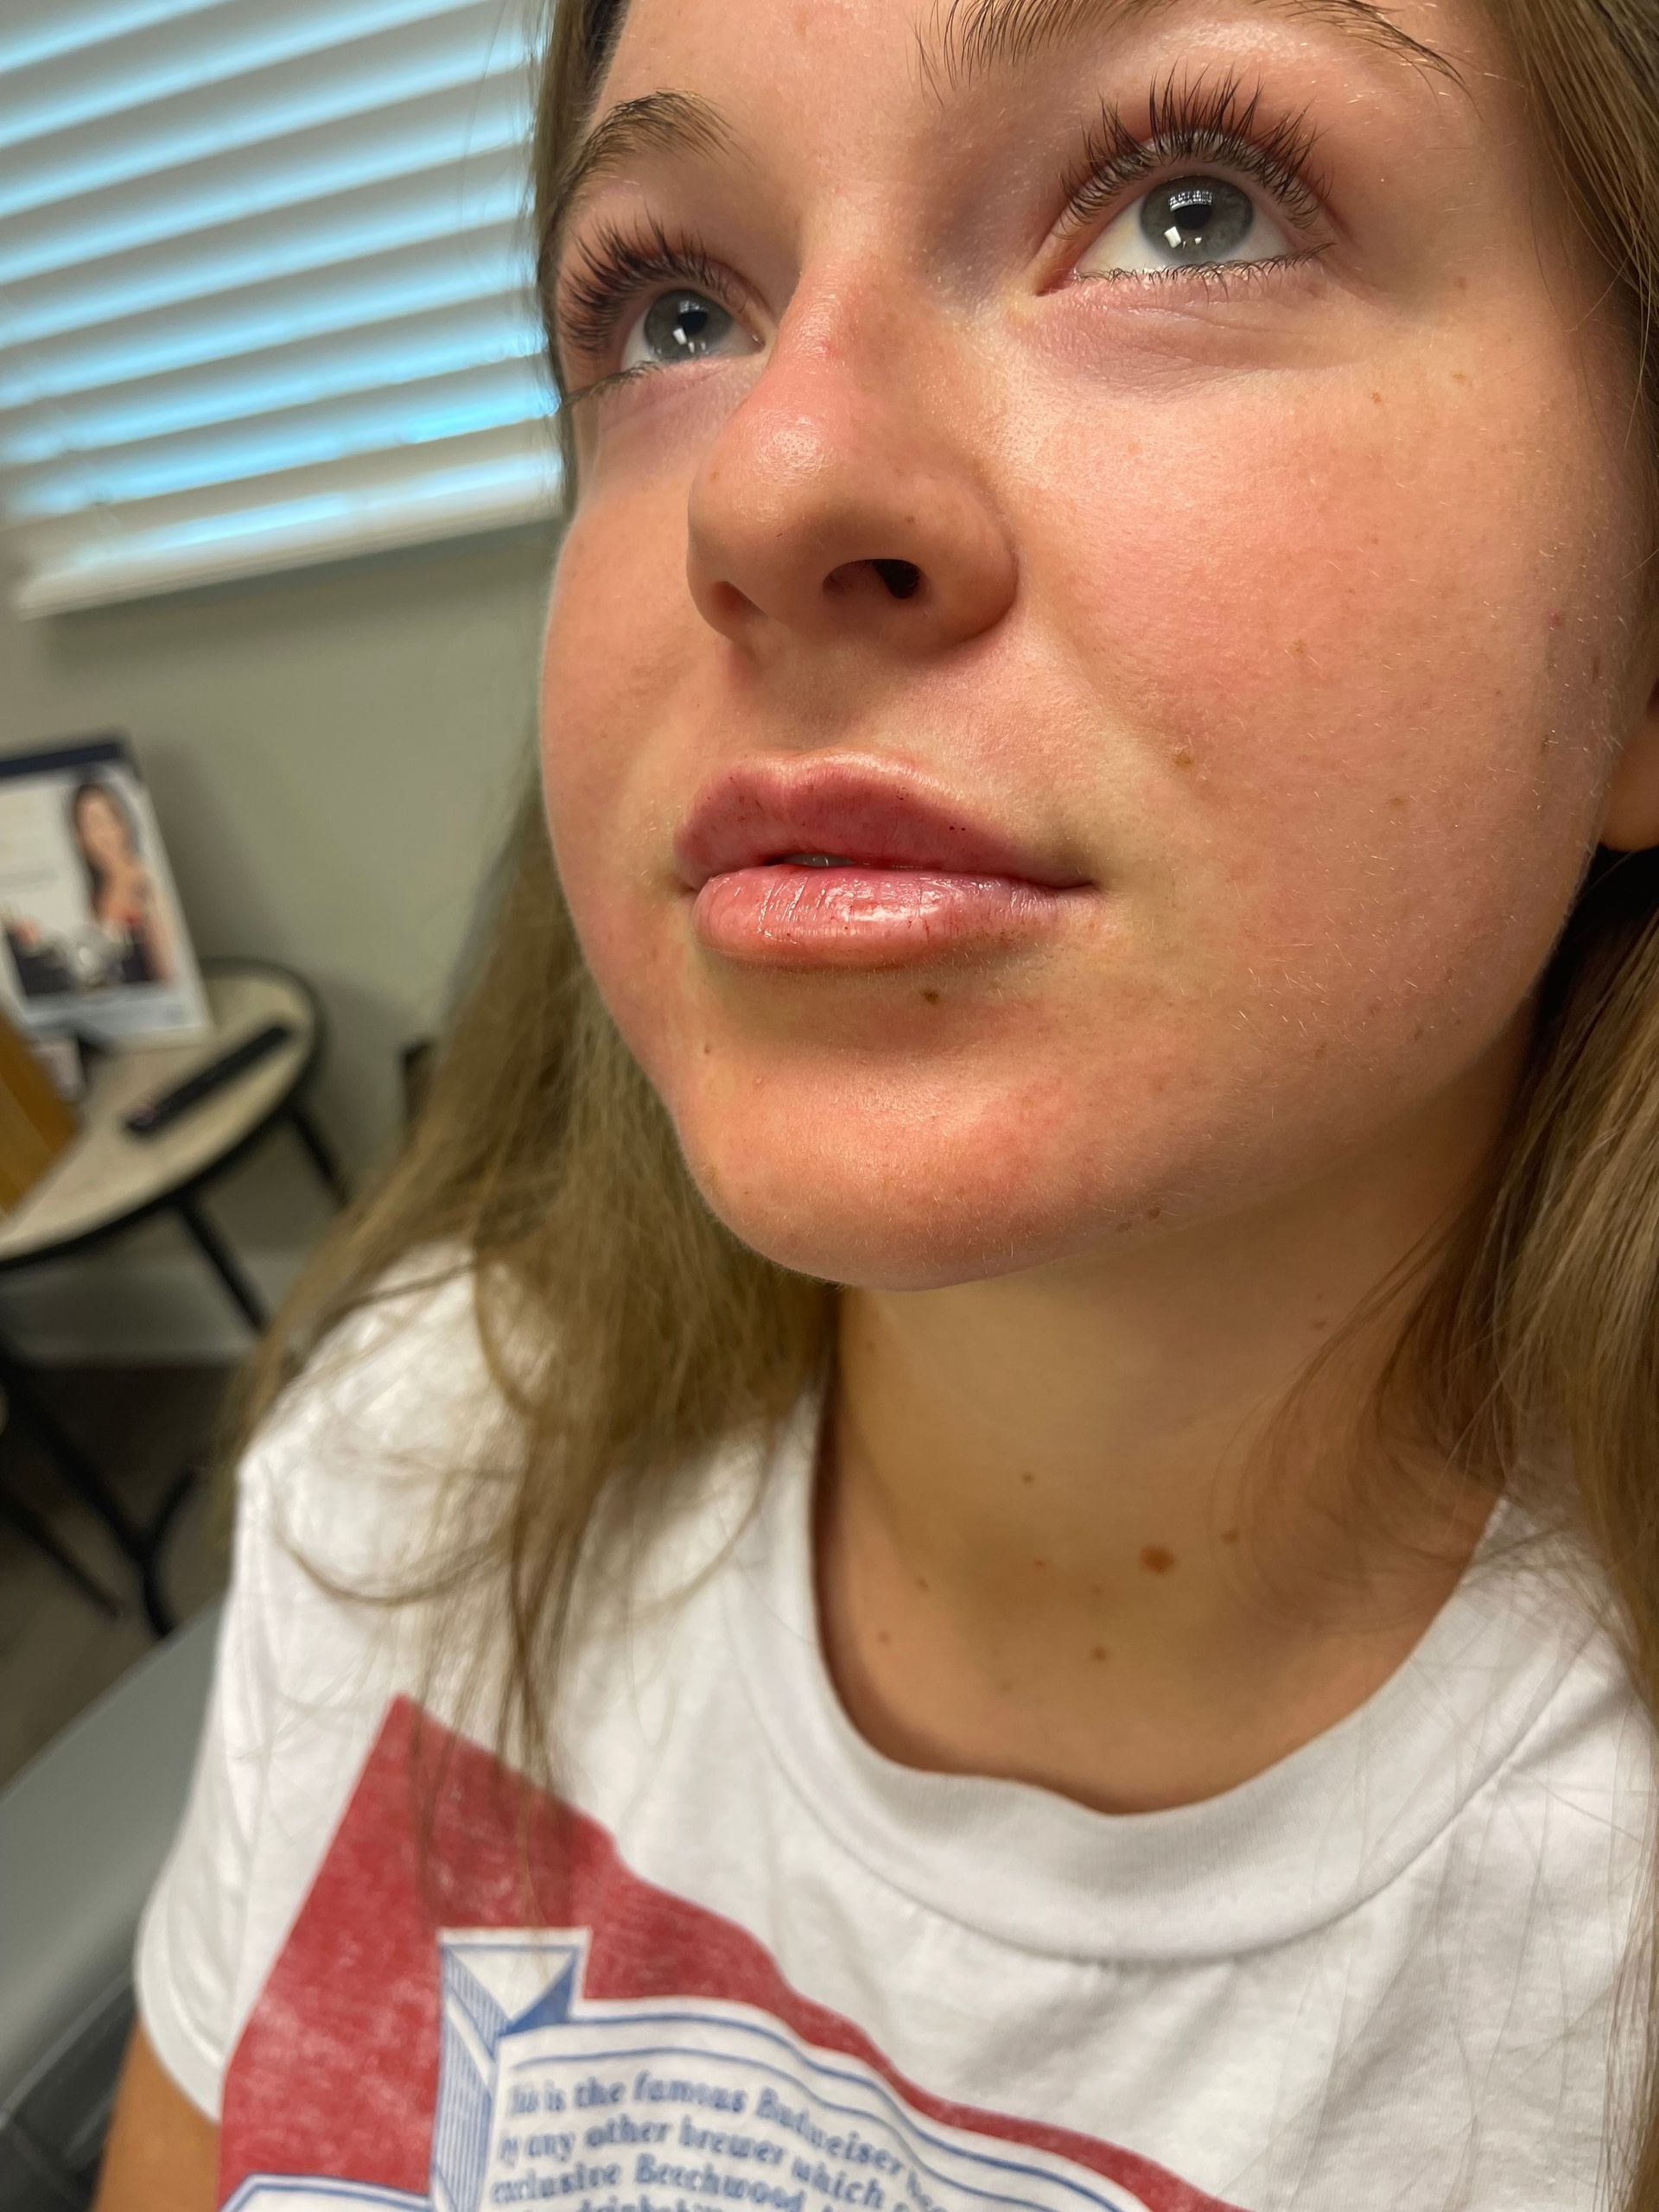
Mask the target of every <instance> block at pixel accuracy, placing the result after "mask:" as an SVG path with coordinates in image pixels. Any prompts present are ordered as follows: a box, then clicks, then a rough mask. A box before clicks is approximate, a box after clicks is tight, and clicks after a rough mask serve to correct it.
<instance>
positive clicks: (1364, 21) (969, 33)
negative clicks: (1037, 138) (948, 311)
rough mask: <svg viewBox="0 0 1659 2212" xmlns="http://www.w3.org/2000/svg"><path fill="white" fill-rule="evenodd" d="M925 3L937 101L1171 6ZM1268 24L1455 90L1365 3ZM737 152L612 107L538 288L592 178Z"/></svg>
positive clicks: (548, 240) (585, 153)
mask: <svg viewBox="0 0 1659 2212" xmlns="http://www.w3.org/2000/svg"><path fill="white" fill-rule="evenodd" d="M942 4H943V0H935V6H934V9H933V30H932V37H931V42H930V40H929V38H927V37H925V36H924V35H923V33H922V32H921V31H920V30H919V29H918V31H917V34H916V45H917V54H918V62H919V66H920V69H921V73H922V75H923V77H924V78H925V79H926V80H927V82H928V83H929V84H930V85H931V86H932V88H933V91H934V92H935V94H936V95H938V92H939V78H940V76H941V74H943V76H944V79H945V81H946V82H947V83H948V84H949V86H950V89H951V91H952V92H956V93H957V94H958V95H960V94H961V93H962V92H964V91H965V90H967V89H968V88H969V86H972V85H975V84H977V83H979V82H982V81H983V80H984V79H988V78H991V77H995V76H1001V75H1003V74H1005V73H1013V72H1015V71H1018V70H1019V69H1020V68H1022V67H1025V66H1026V65H1027V63H1029V62H1030V61H1032V60H1034V59H1035V58H1036V57H1037V56H1038V55H1039V54H1042V53H1044V52H1045V51H1046V49H1047V48H1050V47H1052V46H1057V45H1060V44H1063V43H1064V42H1065V41H1066V40H1068V39H1072V38H1076V37H1077V36H1078V35H1080V34H1081V33H1083V32H1084V31H1085V30H1089V29H1096V30H1097V29H1102V28H1103V27H1107V26H1113V27H1115V26H1116V25H1118V24H1121V23H1124V22H1135V21H1137V20H1139V19H1140V18H1141V17H1143V16H1157V15H1164V14H1167V13H1168V12H1170V10H1172V9H1173V7H1175V6H1176V5H1178V4H1179V0H948V5H944V22H943V26H942V27H941V25H940V23H939V16H940V13H941V5H942ZM1253 4H1254V5H1255V7H1256V8H1258V9H1259V10H1262V12H1264V13H1266V14H1268V15H1277V16H1285V17H1287V18H1288V19H1289V20H1290V21H1292V22H1312V23H1315V24H1319V25H1320V26H1323V27H1325V28H1330V29H1336V30H1338V31H1339V32H1341V33H1343V34H1344V35H1345V36H1347V37H1349V38H1351V39H1353V40H1355V41H1357V43H1358V44H1359V45H1360V46H1362V47H1365V48H1370V49H1371V50H1372V51H1373V52H1375V53H1377V54H1382V55H1383V56H1385V57H1386V58H1387V59H1389V60H1394V61H1401V60H1405V61H1411V62H1415V63H1417V64H1420V65H1421V66H1423V67H1427V68H1430V69H1433V70H1436V71H1438V72H1440V73H1441V74H1443V75H1445V76H1446V77H1448V78H1450V79H1452V81H1453V82H1454V83H1456V84H1459V85H1461V84H1462V82H1463V79H1462V76H1461V74H1460V73H1459V71H1458V69H1457V68H1456V67H1454V66H1453V64H1452V62H1451V61H1450V60H1448V59H1447V58H1446V55H1445V54H1441V53H1440V51H1439V50H1438V49H1437V48H1434V47H1432V46H1427V45H1425V44H1424V43H1423V41H1421V39H1417V38H1414V37H1413V36H1412V35H1410V33H1409V32H1408V31H1406V30H1403V29H1402V28H1401V26H1400V25H1399V24H1398V23H1396V22H1394V21H1393V19H1392V18H1391V17H1390V16H1387V15H1385V14H1384V13H1383V10H1382V9H1381V8H1379V7H1376V5H1374V4H1373V0H1253ZM738 143H739V140H738V137H737V134H736V132H735V131H734V130H733V129H732V127H731V125H730V124H729V123H728V121H727V119H726V118H725V116H724V115H723V114H722V113H721V110H720V109H719V108H718V107H716V106H715V104H714V102H713V101H712V100H709V99H704V98H703V97H702V94H701V93H697V92H646V93H645V94H643V95H642V96H641V97H640V98H639V99H632V100H622V101H620V102H619V103H618V104H617V105H616V106H614V107H613V108H610V109H608V110H607V112H606V113H605V115H604V116H603V117H601V119H600V121H599V122H598V123H596V124H594V125H593V127H592V128H591V129H590V130H588V131H587V132H585V133H584V134H583V136H582V137H581V138H580V139H579V140H578V141H577V143H576V144H575V148H574V149H572V152H571V154H570V156H569V159H568V160H567V162H565V164H564V165H563V168H562V169H561V171H560V173H559V175H558V176H557V178H556V181H555V182H554V185H553V188H552V190H551V192H550V195H549V201H548V214H547V219H546V223H545V226H544V230H543V244H542V248H541V252H540V255H539V257H538V263H539V270H540V274H541V276H542V277H543V283H545V280H546V279H547V278H548V277H549V276H550V274H551V271H552V270H553V269H554V268H555V267H556V264H557V261H558V257H559V254H560V251H561V248H562V246H563V240H564V238H565V235H566V233H567V232H568V231H569V227H570V224H571V221H572V219H574V217H575V213H576V210H577V209H578V208H579V207H581V205H582V202H583V201H584V200H586V199H587V197H588V194H589V193H590V192H592V191H593V189H594V187H595V186H596V185H597V184H598V183H599V182H600V181H601V178H603V177H606V176H609V175H614V174H616V173H617V172H618V171H619V170H623V169H626V168H628V167H629V166H630V165H631V163H632V162H633V161H634V159H635V158H636V156H639V155H641V154H655V153H676V154H679V155H681V156H684V155H687V154H690V155H692V156H696V155H698V154H703V155H709V156H714V157H715V158H719V157H720V156H723V155H726V154H728V153H730V152H731V151H733V150H734V148H735V147H736V146H737V144H738Z"/></svg>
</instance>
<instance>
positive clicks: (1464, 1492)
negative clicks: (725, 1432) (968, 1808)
mask: <svg viewBox="0 0 1659 2212" xmlns="http://www.w3.org/2000/svg"><path fill="white" fill-rule="evenodd" d="M1421 1135H1422V1133H1421V1131H1420V1132H1417V1133H1416V1135H1415V1136H1414V1137H1413V1136H1411V1135H1408V1133H1404V1132H1402V1133H1401V1137H1402V1141H1401V1142H1400V1144H1399V1145H1398V1146H1397V1147H1395V1153H1394V1156H1393V1159H1392V1161H1391V1162H1383V1164H1382V1166H1381V1169H1380V1171H1379V1162H1378V1160H1377V1156H1376V1155H1375V1154H1373V1155H1371V1156H1370V1158H1369V1159H1368V1160H1367V1163H1366V1166H1365V1171H1364V1173H1363V1174H1362V1173H1360V1170H1359V1168H1358V1166H1357V1164H1351V1165H1350V1166H1348V1168H1346V1169H1345V1170H1344V1171H1341V1172H1338V1173H1333V1174H1332V1176H1331V1177H1330V1178H1328V1179H1326V1180H1325V1181H1324V1182H1323V1183H1322V1184H1321V1185H1320V1186H1319V1188H1317V1189H1313V1188H1309V1189H1307V1190H1306V1191H1305V1192H1302V1193H1300V1196H1299V1197H1298V1198H1296V1199H1295V1200H1294V1202H1291V1203H1287V1204H1285V1205H1281V1206H1279V1207H1277V1208H1275V1209H1274V1213H1273V1216H1272V1218H1271V1219H1268V1218H1267V1217H1261V1218H1257V1219H1255V1220H1253V1221H1251V1222H1249V1223H1244V1222H1242V1221H1238V1220H1235V1221H1233V1222H1232V1223H1230V1224H1227V1225H1226V1226H1225V1227H1224V1228H1219V1229H1218V1228H1216V1227H1214V1226H1212V1225H1203V1226H1199V1227H1198V1228H1193V1229H1188V1230H1175V1231H1173V1232H1171V1233H1168V1234H1166V1235H1164V1236H1160V1238H1159V1239H1158V1240H1157V1241H1156V1242H1155V1243H1147V1244H1145V1245H1144V1246H1143V1247H1142V1249H1141V1252H1140V1253H1139V1255H1135V1257H1134V1258H1123V1257H1120V1256H1118V1255H1114V1257H1113V1260H1112V1263H1111V1265H1110V1266H1109V1267H1106V1266H1094V1265H1090V1264H1088V1263H1084V1264H1077V1265H1071V1266H1068V1267H1065V1268H1060V1269H1054V1270H1048V1271H1045V1272H1043V1273H1040V1274H1033V1273H1022V1274H1015V1275H1007V1276H1003V1277H999V1278H995V1279H993V1280H990V1281H980V1282H971V1283H965V1284H962V1285H958V1286H952V1287H947V1288H944V1289H939V1290H930V1291H921V1292H881V1291H868V1290H858V1289H849V1290H847V1291H844V1292H843V1293H842V1297H841V1302H840V1310H839V1319H838V1327H837V1340H836V1361H835V1364H834V1371H833V1380H832V1387H831V1389H830V1392H829V1397H828V1399H827V1402H826V1419H825V1422H824V1428H823V1438H822V1446H821V1454H822V1456H821V1465H820V1468H819V1474H818V1481H817V1489H816V1492H815V1501H816V1520H817V1530H816V1556H817V1574H818V1584H819V1603H820V1614H821V1620H822V1625H823V1639H824V1645H825V1655H826V1658H827V1660H828V1662H829V1668H830V1671H831V1673H832V1675H834V1677H835V1679H836V1684H837V1688H838V1689H839V1691H840V1694H841V1695H842V1700H843V1702H844V1704H845V1705H846V1707H847V1709H848V1711H849V1717H850V1718H851V1719H852V1720H853V1721H854V1723H855V1726H858V1727H859V1728H860V1729H861V1732H863V1733H864V1735H865V1736H866V1737H867V1738H868V1740H870V1741H871V1742H872V1743H873V1744H874V1745H875V1746H876V1748H877V1749H879V1750H881V1751H885V1752H886V1753H887V1755H888V1756H889V1757H892V1758H896V1759H899V1760H900V1761H901V1762H903V1763H905V1764H912V1765H916V1766H922V1767H931V1768H938V1769H942V1770H954V1771H966V1772H979V1773H986V1774H999V1775H1004V1776H1007V1777H1011V1778H1014V1779H1016V1780H1021V1781H1027V1782H1031V1783H1037V1784H1039V1785H1040V1786H1044V1787H1047V1788H1051V1789H1058V1790H1060V1791H1062V1792H1063V1793H1064V1794H1065V1795H1068V1796H1073V1797H1075V1798H1077V1799H1078V1800H1080V1801H1081V1802H1085V1803H1089V1804H1091V1805H1094V1806H1096V1807H1097V1808H1100V1809H1103V1810H1107V1811H1140V1810H1147V1809H1153V1808H1158V1807H1163V1806H1170V1805H1176V1804H1181V1803H1186V1802H1195V1801H1197V1800H1198V1799H1201V1798H1203V1797H1206V1796H1213V1795H1215V1794H1216V1793H1217V1792H1218V1791H1220V1790H1223V1789H1228V1788H1230V1787H1232V1786H1234V1785H1235V1784H1236V1783H1241V1782H1243V1781H1244V1780H1247V1779H1248V1778H1249V1777H1250V1776H1251V1775H1253V1774H1255V1773H1257V1772H1260V1771H1261V1770H1262V1769H1264V1768H1265V1767H1267V1766H1268V1765H1270V1764H1274V1762H1275V1761H1276V1760H1277V1759H1279V1758H1283V1757H1285V1756H1287V1754H1288V1753H1289V1752H1290V1751H1294V1750H1295V1749H1297V1748H1298V1747H1299V1746H1300V1745H1301V1744H1303V1743H1306V1742H1307V1741H1309V1740H1310V1739H1311V1738H1313V1736H1315V1735H1317V1734H1319V1732H1322V1731H1323V1730H1324V1729H1325V1728H1326V1727H1329V1726H1332V1725H1333V1724H1334V1723H1335V1722H1336V1721H1338V1719H1342V1718H1344V1716H1345V1715H1346V1714H1347V1713H1351V1712H1352V1711H1353V1710H1354V1709H1355V1708H1356V1707H1357V1706H1358V1705H1359V1704H1361V1703H1362V1702H1363V1700H1364V1699H1365V1698H1367V1697H1368V1696H1369V1695H1370V1694H1371V1693H1372V1692H1373V1691H1374V1690H1375V1689H1376V1688H1378V1687H1379V1686H1380V1685H1381V1683H1382V1682H1383V1681H1385V1680H1386V1679H1387V1678H1388V1676H1389V1675H1390V1674H1392V1673H1393V1672H1394V1671H1395V1669H1396V1668H1397V1667H1398V1666H1399V1665H1400V1663H1401V1662H1402V1661H1403V1660H1404V1659H1405V1657H1406V1656H1408V1653H1409V1651H1410V1650H1411V1649H1412V1647H1413V1646H1414V1644H1415V1643H1416V1642H1417V1641H1418V1639H1419V1638H1420V1637H1421V1634H1422V1632H1423V1630H1425V1629H1426V1628H1427V1624H1428V1623H1429V1621H1430V1620H1431V1619H1432V1618H1433V1615H1434V1613H1435V1612H1436V1611H1438V1610H1439V1609H1440V1606H1441V1605H1443V1604H1444V1603H1445V1601H1446V1599H1447V1597H1448V1596H1449V1595H1450V1594H1451V1592H1452V1590H1453V1589H1454V1588H1455V1586H1456V1584H1457V1581H1458V1579H1459V1575H1460V1574H1461V1573H1462V1571H1463V1569H1464V1568H1465V1566H1466V1565H1467V1562H1468V1560H1469V1558H1470V1555H1471V1553H1472V1551H1473V1549H1474V1548H1475V1546H1476V1544H1477V1542H1478V1539H1479V1535H1480V1533H1481V1530H1482V1529H1483V1528H1484V1524H1485V1522H1486V1520H1487V1518H1488V1516H1489V1515H1490V1512H1491V1506H1492V1504H1493V1502H1494V1499H1493V1495H1492V1494H1491V1492H1490V1491H1485V1492H1476V1491H1474V1490H1473V1489H1472V1488H1471V1486H1470V1485H1469V1484H1467V1483H1465V1482H1461V1481H1458V1480H1455V1479H1452V1478H1450V1477H1449V1476H1448V1475H1447V1474H1446V1471H1445V1470H1444V1469H1443V1468H1437V1467H1434V1466H1433V1465H1430V1464H1428V1463H1427V1462H1424V1463H1421V1464H1420V1465H1418V1466H1417V1468H1416V1469H1415V1470H1414V1477H1415V1476H1426V1477H1427V1479H1424V1480H1417V1479H1411V1480H1408V1481H1405V1482H1403V1483H1402V1482H1401V1481H1400V1480H1399V1479H1398V1478H1397V1477H1396V1476H1395V1473H1394V1471H1392V1470H1390V1471H1389V1474H1388V1476H1387V1478H1386V1479H1388V1480H1389V1482H1391V1484H1392V1488H1391V1491H1390V1493H1389V1499H1388V1504H1389V1510H1388V1511H1387V1512H1386V1513H1385V1514H1383V1515H1381V1516H1366V1515H1363V1514H1361V1513H1360V1512H1358V1510H1357V1506H1358V1503H1359V1502H1360V1501H1361V1499H1362V1498H1363V1496H1364V1494H1365V1493H1364V1491H1363V1481H1362V1478H1363V1477H1365V1476H1366V1475H1367V1474H1368V1473H1375V1472H1376V1470H1375V1469H1370V1470H1368V1469H1367V1468H1366V1467H1365V1465H1363V1461H1362V1459H1360V1457H1359V1456H1358V1454H1359V1449H1360V1447H1359V1446H1357V1445H1353V1446H1344V1445H1343V1444H1342V1443H1341V1442H1340V1439H1341V1438H1342V1437H1343V1435H1344V1433H1349V1432H1351V1433H1354V1434H1357V1433H1359V1430H1358V1427H1357V1424H1356V1422H1355V1421H1353V1419H1352V1418H1351V1416H1352V1415H1353V1414H1355V1413H1356V1411H1357V1408H1359V1407H1360V1406H1362V1405H1363V1402H1364V1395H1365V1390H1366V1386H1367V1384H1368V1383H1369V1382H1370V1380H1372V1379H1374V1374H1375V1370H1376V1364H1377V1362H1378V1360H1379V1359H1380V1357H1381V1355H1382V1353H1383V1351H1384V1349H1385V1348H1386V1346H1387V1344H1388V1343H1389V1336H1390V1330H1391V1328H1392V1327H1396V1326H1397V1325H1398V1319H1399V1315H1398V1313H1397V1312H1394V1313H1385V1314H1383V1316H1381V1317H1380V1318H1378V1319H1376V1320H1375V1321H1374V1323H1373V1324H1372V1325H1370V1326H1369V1327H1368V1329H1366V1330H1357V1331H1356V1332H1354V1333H1353V1335H1352V1338H1351V1343H1350V1344H1345V1345H1344V1347H1343V1349H1344V1353H1345V1357H1344V1359H1343V1360H1342V1361H1340V1362H1334V1361H1333V1362H1332V1366H1331V1370H1330V1374H1329V1376H1328V1378H1327V1379H1325V1380H1323V1381H1322V1382H1321V1383H1319V1384H1318V1385H1317V1386H1316V1387H1315V1388H1313V1389H1310V1390H1309V1392H1308V1394H1307V1398H1306V1409H1307V1413H1308V1416H1309V1421H1308V1424H1307V1427H1306V1430H1305V1431H1304V1430H1303V1429H1301V1428H1296V1429H1294V1430H1293V1436H1296V1435H1300V1436H1303V1437H1304V1441H1303V1443H1302V1445H1301V1446H1300V1448H1298V1447H1295V1446H1291V1447H1288V1448H1287V1451H1286V1452H1283V1453H1281V1456H1280V1457H1279V1458H1277V1459H1274V1458H1273V1457H1271V1456H1268V1458H1266V1459H1261V1458H1259V1457H1256V1456H1254V1455H1256V1454H1257V1453H1258V1452H1259V1447H1261V1446H1262V1442H1263V1437H1264V1432H1265V1427H1266V1424H1267V1422H1268V1418H1269V1416H1270V1414H1272V1413H1273V1412H1274V1409H1275V1408H1276V1407H1277V1406H1278V1405H1279V1404H1280V1402H1281V1401H1282V1399H1283V1397H1284V1395H1285V1394H1286V1393H1287V1390H1288V1389H1290V1386H1291V1385H1292V1384H1293V1383H1294V1382H1295V1381H1296V1380H1297V1378H1298V1376H1299V1375H1300V1373H1301V1371H1302V1370H1304V1369H1305V1367H1306V1363H1307V1362H1308V1360H1309V1358H1310V1356H1311V1355H1312V1354H1313V1352H1314V1351H1317V1349H1318V1348H1319V1345H1320V1344H1322V1343H1323V1342H1325V1340H1326V1339H1327V1338H1328V1337H1329V1336H1330V1335H1331V1334H1332V1333H1333V1332H1335V1331H1336V1329H1337V1327H1338V1324H1339V1323H1340V1322H1341V1321H1343V1320H1344V1319H1345V1318H1346V1317H1347V1315H1348V1313H1350V1311H1351V1309H1352V1308H1355V1307H1357V1306H1358V1305H1359V1303H1360V1301H1361V1300H1362V1299H1363V1297H1364V1295H1365V1294H1366V1293H1367V1292H1368V1291H1370V1289H1371V1288H1372V1287H1373V1286H1374V1284H1375V1283H1376V1282H1377V1281H1379V1280H1380V1279H1381V1278H1382V1276H1383V1274H1385V1273H1386V1272H1387V1269H1388V1267H1389V1264H1390V1263H1391V1262H1394V1261H1397V1260H1398V1259H1400V1258H1401V1257H1402V1255H1404V1254H1405V1253H1406V1251H1407V1250H1408V1247H1409V1246H1410V1245H1411V1244H1412V1243H1414V1241H1415V1239H1416V1237H1417V1236H1418V1235H1419V1234H1420V1233H1421V1232H1422V1231H1424V1230H1432V1229H1433V1227H1435V1226H1436V1225H1437V1224H1444V1221H1445V1220H1446V1206H1447V1205H1448V1203H1449V1202H1450V1201H1451V1200H1452V1199H1454V1198H1456V1197H1457V1196H1458V1195H1459V1192H1461V1190H1462V1188H1463V1179H1464V1178H1465V1176H1466V1174H1467V1173H1468V1172H1469V1170H1470V1168H1471V1166H1472V1165H1473V1164H1474V1157H1473V1156H1471V1154H1470V1153H1465V1154H1464V1156H1462V1157H1460V1158H1459V1157H1457V1156H1455V1148H1449V1147H1440V1148H1439V1150H1438V1152H1436V1150H1435V1149H1434V1148H1433V1147H1431V1148H1430V1150H1429V1152H1428V1153H1427V1154H1426V1153H1425V1151H1424V1149H1423V1147H1422V1144H1421ZM1435 1157H1438V1159H1439V1161H1440V1173H1439V1175H1438V1176H1436V1175H1433V1174H1426V1173H1425V1161H1426V1160H1427V1159H1432V1158H1435ZM1344 1423H1345V1427H1344Z"/></svg>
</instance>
